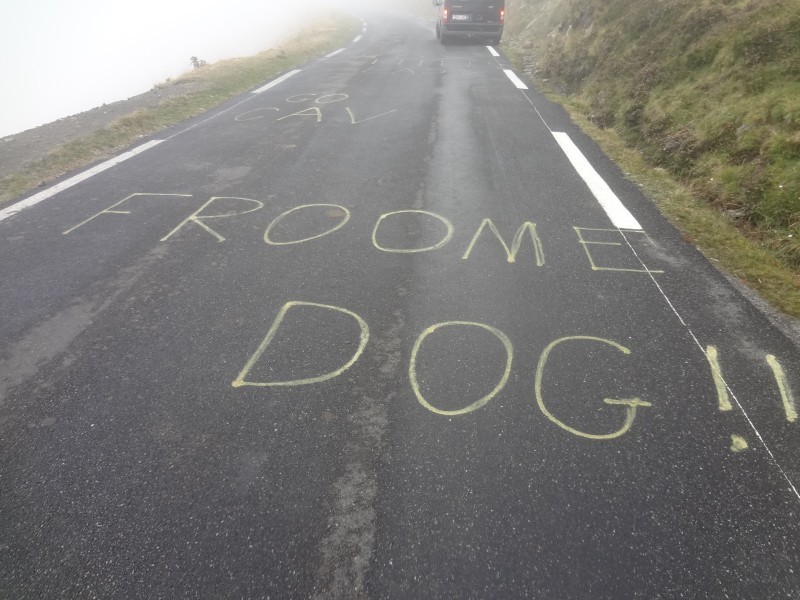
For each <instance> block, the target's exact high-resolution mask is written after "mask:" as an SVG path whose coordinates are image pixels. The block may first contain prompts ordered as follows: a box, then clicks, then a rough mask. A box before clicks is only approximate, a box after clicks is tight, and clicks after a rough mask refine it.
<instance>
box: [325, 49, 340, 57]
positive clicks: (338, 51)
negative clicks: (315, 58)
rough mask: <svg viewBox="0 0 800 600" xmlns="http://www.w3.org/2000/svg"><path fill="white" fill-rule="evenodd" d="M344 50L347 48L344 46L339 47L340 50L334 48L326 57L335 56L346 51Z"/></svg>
mask: <svg viewBox="0 0 800 600" xmlns="http://www.w3.org/2000/svg"><path fill="white" fill-rule="evenodd" d="M344 50H345V49H344V48H339V49H338V50H334V51H333V52H331V53H330V54H328V55H327V56H326V57H325V58H333V57H334V56H336V55H337V54H340V53H342V52H344Z"/></svg>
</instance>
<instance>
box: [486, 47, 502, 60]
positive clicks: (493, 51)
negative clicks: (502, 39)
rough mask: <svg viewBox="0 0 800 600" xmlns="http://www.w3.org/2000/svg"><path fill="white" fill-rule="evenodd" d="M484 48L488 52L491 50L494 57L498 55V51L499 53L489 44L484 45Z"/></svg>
mask: <svg viewBox="0 0 800 600" xmlns="http://www.w3.org/2000/svg"><path fill="white" fill-rule="evenodd" d="M486 49H487V50H488V51H489V52H491V54H492V56H494V57H495V58H497V57H498V56H500V53H499V52H498V51H497V50H495V49H494V48H492V47H491V46H486Z"/></svg>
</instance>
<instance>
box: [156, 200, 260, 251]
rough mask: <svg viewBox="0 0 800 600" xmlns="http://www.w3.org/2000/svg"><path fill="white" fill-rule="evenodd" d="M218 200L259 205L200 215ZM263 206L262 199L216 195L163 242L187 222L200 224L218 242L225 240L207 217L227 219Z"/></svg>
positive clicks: (171, 232)
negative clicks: (212, 227)
mask: <svg viewBox="0 0 800 600" xmlns="http://www.w3.org/2000/svg"><path fill="white" fill-rule="evenodd" d="M217 200H237V201H239V200H241V201H243V202H252V203H253V204H256V205H257V206H256V207H255V208H248V209H247V210H240V211H238V212H227V213H223V214H220V215H203V216H200V213H202V212H203V211H204V210H205V209H206V208H208V207H209V206H211V205H212V204H213V203H214V202H216V201H217ZM262 208H264V203H263V202H261V201H260V200H252V199H251V198H234V197H231V196H214V197H212V198H210V199H209V200H208V202H206V203H205V204H203V206H201V207H200V208H199V209H198V210H196V211H194V212H193V213H192V214H191V215H189V216H188V217H186V218H185V219H184V220H183V221H181V224H180V225H178V226H177V227H176V228H175V229H173V230H172V231H170V232H169V233H168V234H167V235H165V236H164V237H163V238H161V241H162V242H166V241H167V240H168V239H169V238H171V237H172V236H173V235H175V234H176V233H177V232H178V231H179V230H180V229H181V228H182V227H183V226H184V225H186V224H187V223H194V224H196V225H198V226H199V227H200V228H201V229H204V230H205V231H207V232H208V233H210V234H211V235H213V236H214V237H215V238H217V241H218V242H224V241H225V238H224V237H223V236H222V235H220V234H219V233H218V232H216V231H214V230H213V229H211V227H209V226H208V225H206V224H205V223H204V221H205V220H206V219H227V218H230V217H235V216H238V215H246V214H248V213H251V212H255V211H257V210H261V209H262Z"/></svg>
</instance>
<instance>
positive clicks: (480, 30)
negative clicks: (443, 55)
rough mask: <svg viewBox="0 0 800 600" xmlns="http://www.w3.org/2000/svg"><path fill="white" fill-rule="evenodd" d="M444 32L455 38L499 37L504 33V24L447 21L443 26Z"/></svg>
mask: <svg viewBox="0 0 800 600" xmlns="http://www.w3.org/2000/svg"><path fill="white" fill-rule="evenodd" d="M442 34H444V35H446V36H447V37H453V38H455V37H465V38H469V37H490V38H499V37H501V36H502V35H503V26H502V25H500V24H499V23H447V24H446V25H443V26H442Z"/></svg>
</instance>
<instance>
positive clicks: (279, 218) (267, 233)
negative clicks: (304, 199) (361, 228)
mask: <svg viewBox="0 0 800 600" xmlns="http://www.w3.org/2000/svg"><path fill="white" fill-rule="evenodd" d="M320 207H322V208H329V209H331V208H332V209H335V210H341V211H342V214H343V217H344V218H343V219H342V220H341V221H339V223H337V224H336V225H334V226H333V227H331V228H330V229H328V230H327V231H323V232H322V233H318V234H317V235H312V236H310V237H307V238H303V239H301V240H292V241H290V242H276V241H274V240H272V239H270V232H271V231H272V229H273V228H274V227H275V225H277V224H278V223H280V222H281V221H282V220H283V219H285V218H286V217H287V216H289V215H290V214H292V213H293V212H296V211H298V210H305V209H308V208H320ZM349 220H350V211H349V210H347V208H346V207H344V206H341V205H339V204H304V205H302V206H296V207H294V208H293V209H291V210H287V211H286V212H284V213H281V214H280V215H278V216H277V217H276V218H275V220H273V221H272V223H270V224H269V227H267V230H266V231H265V232H264V241H265V242H266V243H267V244H269V245H271V246H288V245H290V244H302V243H303V242H308V241H310V240H316V239H318V238H321V237H324V236H326V235H328V234H330V233H333V232H334V231H337V230H339V229H341V228H342V227H344V226H345V224H346V223H347V222H348V221H349Z"/></svg>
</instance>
